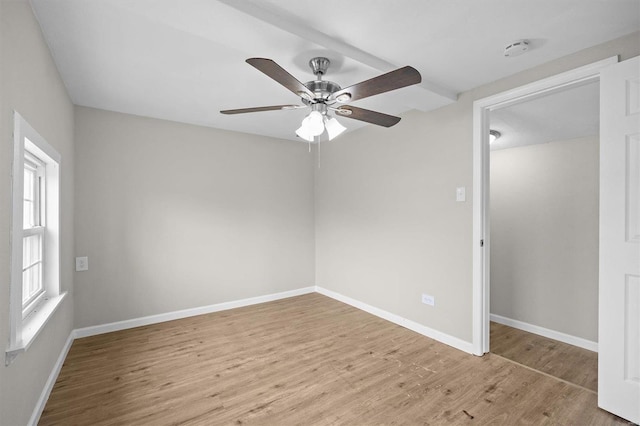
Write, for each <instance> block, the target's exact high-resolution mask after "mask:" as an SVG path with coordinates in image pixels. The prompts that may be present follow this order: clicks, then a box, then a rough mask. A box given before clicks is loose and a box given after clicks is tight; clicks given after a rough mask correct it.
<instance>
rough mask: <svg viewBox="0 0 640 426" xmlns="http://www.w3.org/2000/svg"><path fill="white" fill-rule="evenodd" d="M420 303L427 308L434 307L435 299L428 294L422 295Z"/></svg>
mask: <svg viewBox="0 0 640 426" xmlns="http://www.w3.org/2000/svg"><path fill="white" fill-rule="evenodd" d="M422 303H424V304H425V305H429V306H436V298H435V297H433V296H431V295H429V294H424V293H423V294H422Z"/></svg>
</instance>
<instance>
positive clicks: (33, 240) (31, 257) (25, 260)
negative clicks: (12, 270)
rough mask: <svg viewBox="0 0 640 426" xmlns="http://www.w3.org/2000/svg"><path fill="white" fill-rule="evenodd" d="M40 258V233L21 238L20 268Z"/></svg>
mask: <svg viewBox="0 0 640 426" xmlns="http://www.w3.org/2000/svg"><path fill="white" fill-rule="evenodd" d="M40 260H42V235H40V234H36V235H29V236H28V237H24V238H23V239H22V269H24V268H27V267H29V265H33V264H34V263H36V262H38V261H40Z"/></svg>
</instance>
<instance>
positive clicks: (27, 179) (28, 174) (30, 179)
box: [24, 166, 36, 200]
mask: <svg viewBox="0 0 640 426" xmlns="http://www.w3.org/2000/svg"><path fill="white" fill-rule="evenodd" d="M35 176H36V172H35V170H33V169H32V168H31V167H29V166H25V168H24V199H25V200H33V186H34V182H35Z"/></svg>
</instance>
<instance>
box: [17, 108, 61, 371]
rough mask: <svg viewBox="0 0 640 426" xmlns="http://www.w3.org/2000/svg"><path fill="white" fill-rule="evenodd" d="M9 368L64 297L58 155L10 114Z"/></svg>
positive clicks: (19, 119)
mask: <svg viewBox="0 0 640 426" xmlns="http://www.w3.org/2000/svg"><path fill="white" fill-rule="evenodd" d="M14 115H15V116H14V146H13V178H12V187H13V196H12V202H13V206H12V213H13V216H12V228H11V296H10V298H11V302H10V331H11V333H10V339H9V340H10V342H9V349H7V351H6V359H5V363H6V364H7V365H8V364H9V363H10V362H11V361H12V360H13V359H14V358H15V357H16V356H17V355H18V354H19V353H20V352H23V351H26V350H27V349H28V348H29V346H30V345H31V343H32V342H33V341H34V339H35V338H36V336H37V335H38V333H39V332H40V330H42V328H43V327H44V325H45V324H46V323H47V321H48V319H49V318H50V317H51V315H52V314H53V312H54V311H55V309H56V308H57V307H58V305H59V304H60V302H61V301H62V299H63V298H64V296H65V294H64V293H61V292H60V264H59V259H60V235H59V229H60V217H59V216H60V214H59V212H60V200H59V198H60V188H59V185H60V184H59V182H60V161H61V156H60V154H58V152H57V151H56V150H55V149H54V148H53V147H52V146H51V145H49V144H48V143H47V142H46V141H45V140H44V138H43V137H42V136H40V135H39V134H38V133H37V132H36V131H35V130H34V129H33V128H32V127H31V126H30V125H29V123H27V122H26V121H25V120H24V118H22V116H20V114H18V113H17V112H16V113H14Z"/></svg>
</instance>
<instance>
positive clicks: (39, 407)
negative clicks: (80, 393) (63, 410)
mask: <svg viewBox="0 0 640 426" xmlns="http://www.w3.org/2000/svg"><path fill="white" fill-rule="evenodd" d="M74 339H75V333H74V331H71V333H69V337H68V338H67V341H66V342H65V344H64V346H63V347H62V351H60V355H59V356H58V360H57V361H56V363H55V364H54V365H53V369H52V370H51V373H50V374H49V378H48V379H47V382H46V383H45V384H44V389H42V393H41V394H40V398H38V402H37V403H36V406H35V408H34V409H33V413H31V418H30V419H29V423H27V425H29V426H35V425H37V424H38V421H39V420H40V416H41V415H42V412H43V411H44V407H45V406H46V405H47V400H48V399H49V395H51V391H52V390H53V386H54V385H55V384H56V380H57V379H58V375H59V374H60V370H61V369H62V365H63V364H64V360H65V359H66V358H67V354H68V353H69V349H71V345H72V344H73V341H74Z"/></svg>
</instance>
